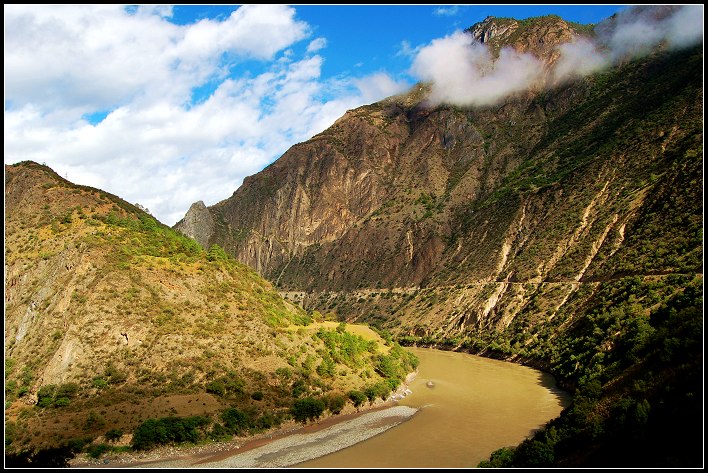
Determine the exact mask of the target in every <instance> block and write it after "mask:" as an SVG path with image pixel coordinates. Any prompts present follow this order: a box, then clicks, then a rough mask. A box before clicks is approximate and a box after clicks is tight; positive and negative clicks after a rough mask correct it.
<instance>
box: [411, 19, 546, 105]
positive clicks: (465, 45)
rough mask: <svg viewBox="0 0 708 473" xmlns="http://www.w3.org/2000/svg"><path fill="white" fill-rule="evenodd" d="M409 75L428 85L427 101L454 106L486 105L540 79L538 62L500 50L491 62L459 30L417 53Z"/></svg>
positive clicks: (482, 47)
mask: <svg viewBox="0 0 708 473" xmlns="http://www.w3.org/2000/svg"><path fill="white" fill-rule="evenodd" d="M411 72H412V73H413V74H414V75H415V76H417V77H419V78H420V79H422V80H424V81H431V82H432V84H433V85H432V90H431V94H430V96H429V100H430V101H432V102H433V103H441V102H442V103H451V104H456V105H465V106H468V105H489V104H493V103H495V102H497V101H498V100H499V99H501V98H503V97H506V96H507V95H509V94H512V93H514V92H518V91H521V90H524V89H526V88H528V87H529V86H530V85H531V84H533V83H534V82H535V81H537V80H539V79H540V78H541V74H542V72H543V69H542V66H541V63H540V62H539V61H538V60H537V59H536V58H535V57H533V56H532V55H530V54H520V53H517V52H516V51H513V50H511V49H507V48H505V49H502V51H501V52H500V54H499V58H498V59H497V60H496V61H492V57H491V55H490V53H489V50H488V49H487V47H486V46H485V45H483V44H481V43H477V42H475V41H474V40H473V38H472V36H471V35H469V34H466V33H463V32H461V31H458V32H456V33H453V34H452V35H449V36H446V37H445V38H441V39H436V40H434V41H432V42H431V44H430V45H428V46H425V47H424V48H422V49H421V50H420V52H419V53H418V55H417V56H416V58H415V60H414V61H413V65H412V67H411Z"/></svg>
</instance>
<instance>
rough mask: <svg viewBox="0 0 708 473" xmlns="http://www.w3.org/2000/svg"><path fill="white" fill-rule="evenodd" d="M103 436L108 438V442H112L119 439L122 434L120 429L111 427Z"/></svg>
mask: <svg viewBox="0 0 708 473" xmlns="http://www.w3.org/2000/svg"><path fill="white" fill-rule="evenodd" d="M103 436H104V437H106V440H108V441H109V442H114V441H116V440H119V439H120V438H121V437H122V436H123V431H122V430H120V429H111V430H109V431H108V432H106V433H105V434H104V435H103Z"/></svg>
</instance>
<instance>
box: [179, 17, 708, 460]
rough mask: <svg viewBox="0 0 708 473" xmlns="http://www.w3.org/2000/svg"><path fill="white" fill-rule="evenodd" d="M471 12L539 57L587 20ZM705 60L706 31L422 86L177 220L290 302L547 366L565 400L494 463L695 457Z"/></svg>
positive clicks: (584, 30)
mask: <svg viewBox="0 0 708 473" xmlns="http://www.w3.org/2000/svg"><path fill="white" fill-rule="evenodd" d="M667 8H668V7H667ZM661 11H664V10H661ZM615 26H616V25H615ZM603 27H605V28H607V27H614V26H613V19H611V20H610V21H609V26H608V25H607V24H605V25H603ZM468 32H469V34H471V35H473V38H475V39H476V40H477V41H479V42H482V43H486V44H489V45H490V47H491V48H492V51H496V52H497V53H498V51H499V49H500V48H501V47H503V46H510V47H513V48H515V49H516V50H517V51H520V52H530V53H532V54H535V55H536V56H537V57H539V58H541V62H542V63H543V64H544V65H545V67H550V65H552V64H553V63H554V62H555V61H556V60H557V58H558V54H557V51H558V50H557V48H556V46H557V45H559V44H560V43H563V42H565V41H566V40H567V39H568V38H571V37H578V36H580V35H585V36H587V37H593V36H594V35H595V34H596V31H595V30H593V29H592V28H588V27H580V26H579V25H573V24H569V23H566V22H564V21H563V20H562V19H560V18H558V17H554V16H550V17H542V18H539V19H529V20H524V21H517V20H513V19H495V18H487V19H486V20H485V21H484V22H482V23H480V24H477V25H473V26H472V27H471V28H469V29H468ZM702 64H703V52H702V45H700V46H695V47H690V48H684V49H680V50H672V49H669V48H667V47H658V48H656V49H655V50H654V51H653V52H652V53H651V54H649V55H647V56H645V57H640V58H634V59H627V60H624V61H622V62H620V63H618V64H617V65H616V66H614V67H612V68H609V69H607V70H604V71H600V72H597V73H595V74H592V75H589V76H586V77H584V78H578V79H576V80H573V81H568V82H565V83H562V84H560V85H557V86H555V87H535V88H532V89H530V90H528V91H526V92H522V93H517V94H515V95H513V96H510V97H508V98H506V99H505V100H504V101H502V102H501V103H498V104H496V105H491V106H478V107H461V106H450V105H432V104H430V103H429V102H428V101H427V100H426V94H427V91H428V87H429V86H428V85H425V84H421V85H418V86H416V87H415V88H414V89H413V90H411V91H410V92H409V93H407V94H404V95H401V96H397V97H391V98H389V99H386V100H383V101H381V102H377V103H374V104H371V105H366V106H363V107H359V108H357V109H355V110H350V111H349V112H347V113H346V114H345V115H344V116H343V117H341V118H340V119H339V120H337V121H336V122H335V123H334V124H333V125H332V126H331V127H330V128H329V129H327V130H325V131H324V132H322V133H320V134H318V135H316V136H314V137H313V138H312V139H310V140H308V141H306V142H304V143H299V144H296V145H294V146H293V147H292V148H290V149H289V150H288V151H287V152H286V153H285V154H284V155H283V156H282V157H281V158H280V159H278V160H277V161H275V162H274V163H273V164H271V165H270V166H268V167H267V168H266V169H264V170H263V171H261V172H260V173H258V174H256V175H254V176H251V177H249V178H247V179H245V180H244V182H243V185H242V186H241V187H240V188H239V189H237V190H236V191H235V192H234V194H233V195H232V196H231V197H229V198H228V199H226V200H224V201H222V202H219V203H217V204H216V205H213V206H210V207H206V206H204V205H203V204H195V205H194V206H192V208H191V209H190V210H189V212H188V213H187V215H186V216H185V218H184V219H183V220H182V221H181V222H178V224H177V225H176V226H175V228H176V229H178V230H180V231H182V232H184V233H185V234H187V235H189V236H191V237H193V238H195V239H196V240H197V241H199V242H201V243H202V244H204V245H205V246H208V245H210V244H213V243H218V244H219V245H221V246H223V247H224V248H225V249H226V251H228V252H229V253H230V254H233V255H235V256H236V258H237V259H238V260H240V261H242V262H244V263H246V264H248V265H250V266H252V267H254V268H256V269H257V271H258V272H259V273H261V274H262V275H263V276H265V277H266V278H267V279H269V280H271V281H272V282H273V283H274V284H275V286H276V287H277V288H278V290H279V291H280V292H281V293H282V294H284V295H286V296H287V297H289V298H290V299H292V300H293V301H295V302H298V303H301V304H302V305H303V306H304V307H307V308H311V309H312V308H314V309H317V310H319V311H322V312H332V313H334V314H336V315H337V316H338V317H339V318H341V319H343V320H348V321H355V320H356V321H366V322H369V323H372V324H375V325H378V326H380V327H384V328H386V329H388V330H390V331H391V332H392V333H394V334H396V335H397V337H398V338H399V340H403V341H406V342H407V343H416V344H427V345H435V346H444V347H447V348H450V349H463V350H468V351H470V352H474V353H480V354H483V355H486V356H492V357H498V358H503V359H508V360H511V361H517V362H522V363H527V364H531V365H534V366H538V367H541V368H543V369H546V370H549V371H551V372H552V373H553V374H554V375H556V377H557V378H558V380H559V381H560V383H561V384H562V385H563V386H564V387H565V388H566V389H568V390H570V391H571V392H573V393H574V396H575V401H574V404H573V406H572V407H571V408H569V409H568V411H567V412H565V413H564V414H563V415H562V416H561V418H560V419H559V420H558V422H557V423H556V424H555V425H554V426H550V427H549V428H548V429H547V430H545V431H543V433H539V434H537V436H536V437H535V438H534V439H533V440H530V441H529V442H525V443H524V444H522V445H521V446H520V447H519V448H518V449H516V450H515V451H514V452H511V453H510V452H509V451H504V452H501V453H499V454H497V455H496V456H494V457H493V459H492V460H493V463H494V462H496V463H494V464H495V465H498V466H503V465H507V466H508V465H509V464H510V463H513V464H514V465H515V466H543V465H565V466H657V465H661V466H667V465H668V466H677V465H678V466H685V465H691V466H696V465H700V464H701V451H702V447H701V445H702V443H701V440H700V439H701V437H702V435H701V423H700V418H701V415H700V414H701V413H702V405H700V398H701V393H702V387H701V383H702V374H701V372H702V357H701V346H702V342H701V339H700V332H701V330H702V318H701V316H700V313H701V306H702V286H703V275H702V270H703V248H702V247H703V235H702V226H703V204H702V202H703V199H702V187H703V174H702V167H703V148H702V140H703V118H702V117H703V88H702V78H703V72H702V71H703V66H702ZM198 222H202V223H198ZM533 442H535V443H533ZM504 462H506V463H504Z"/></svg>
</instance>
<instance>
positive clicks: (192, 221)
mask: <svg viewBox="0 0 708 473" xmlns="http://www.w3.org/2000/svg"><path fill="white" fill-rule="evenodd" d="M175 226H177V227H178V228H179V229H180V231H181V232H182V233H184V234H185V235H189V236H190V237H192V238H194V239H195V240H197V243H199V244H200V245H202V246H203V247H205V248H208V246H209V239H210V238H211V237H212V235H214V227H215V224H214V218H213V217H212V215H211V213H209V210H208V209H207V207H206V205H205V204H204V202H203V201H201V200H200V201H199V202H195V203H193V204H192V205H191V206H190V207H189V210H188V211H187V213H186V215H185V216H184V218H183V219H182V220H180V221H179V222H177V224H176V225H175Z"/></svg>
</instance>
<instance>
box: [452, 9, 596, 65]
mask: <svg viewBox="0 0 708 473" xmlns="http://www.w3.org/2000/svg"><path fill="white" fill-rule="evenodd" d="M465 31H466V32H467V33H469V34H471V35H472V37H473V38H474V39H475V40H476V41H479V42H480V43H483V44H486V45H488V46H489V48H490V50H491V51H492V53H493V54H494V55H495V56H496V55H498V54H499V51H500V50H501V49H502V48H504V47H511V48H513V49H515V50H516V51H518V52H520V53H524V52H528V53H531V54H533V55H535V56H537V57H538V58H539V59H541V60H544V61H545V62H549V63H550V62H553V61H555V59H557V53H556V52H555V51H556V49H557V46H558V45H560V44H562V43H567V42H569V41H572V40H573V39H575V38H576V37H578V36H581V35H587V34H589V33H590V32H591V31H592V25H580V24H578V23H571V22H567V21H565V20H564V19H563V18H561V17H559V16H558V15H545V16H539V17H533V18H527V19H525V20H516V19H514V18H504V17H494V16H488V17H486V18H485V19H484V20H483V21H481V22H479V23H475V24H474V25H472V26H471V27H469V28H467V29H466V30H465Z"/></svg>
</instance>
